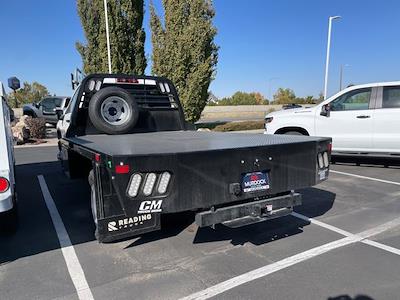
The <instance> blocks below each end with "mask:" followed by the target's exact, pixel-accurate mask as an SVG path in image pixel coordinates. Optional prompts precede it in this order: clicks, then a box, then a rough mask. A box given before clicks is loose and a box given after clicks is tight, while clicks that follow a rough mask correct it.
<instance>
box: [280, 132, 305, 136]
mask: <svg viewBox="0 0 400 300" xmlns="http://www.w3.org/2000/svg"><path fill="white" fill-rule="evenodd" d="M284 134H286V135H304V134H302V133H301V132H298V131H288V132H285V133H284Z"/></svg>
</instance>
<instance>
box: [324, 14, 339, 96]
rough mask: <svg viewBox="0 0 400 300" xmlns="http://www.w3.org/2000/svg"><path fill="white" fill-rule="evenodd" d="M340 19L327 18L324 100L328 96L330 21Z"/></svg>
mask: <svg viewBox="0 0 400 300" xmlns="http://www.w3.org/2000/svg"><path fill="white" fill-rule="evenodd" d="M339 18H341V17H340V16H334V17H329V26H328V45H327V47H326V64H325V87H324V99H326V96H327V94H328V72H329V54H330V51H331V32H332V21H333V20H335V19H339Z"/></svg>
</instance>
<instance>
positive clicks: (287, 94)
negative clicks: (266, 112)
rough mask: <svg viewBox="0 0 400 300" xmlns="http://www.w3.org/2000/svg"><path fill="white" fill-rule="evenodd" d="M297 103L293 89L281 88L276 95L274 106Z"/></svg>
mask: <svg viewBox="0 0 400 300" xmlns="http://www.w3.org/2000/svg"><path fill="white" fill-rule="evenodd" d="M289 103H296V95H295V93H294V91H293V90H291V89H283V88H279V89H278V91H277V92H276V93H275V94H274V104H289Z"/></svg>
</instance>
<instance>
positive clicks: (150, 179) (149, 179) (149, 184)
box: [143, 173, 157, 196]
mask: <svg viewBox="0 0 400 300" xmlns="http://www.w3.org/2000/svg"><path fill="white" fill-rule="evenodd" d="M156 179H157V175H156V174H154V173H149V174H147V176H146V182H145V183H144V188H143V194H144V195H145V196H150V195H151V193H152V192H153V188H154V184H155V183H156Z"/></svg>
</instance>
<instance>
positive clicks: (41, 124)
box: [26, 117, 46, 139]
mask: <svg viewBox="0 0 400 300" xmlns="http://www.w3.org/2000/svg"><path fill="white" fill-rule="evenodd" d="M26 125H28V127H29V131H30V133H31V138H33V139H44V138H45V137H46V121H45V119H43V118H31V117H29V118H27V119H26Z"/></svg>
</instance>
